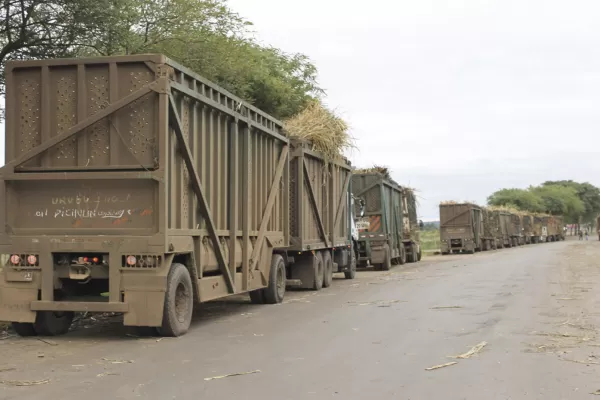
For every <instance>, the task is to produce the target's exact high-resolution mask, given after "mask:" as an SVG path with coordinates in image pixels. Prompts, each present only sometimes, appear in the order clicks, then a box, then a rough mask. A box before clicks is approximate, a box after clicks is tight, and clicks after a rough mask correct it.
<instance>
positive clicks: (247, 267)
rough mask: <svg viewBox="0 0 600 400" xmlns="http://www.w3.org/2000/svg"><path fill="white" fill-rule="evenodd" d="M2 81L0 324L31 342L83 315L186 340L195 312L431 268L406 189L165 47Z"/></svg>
mask: <svg viewBox="0 0 600 400" xmlns="http://www.w3.org/2000/svg"><path fill="white" fill-rule="evenodd" d="M6 71H7V84H6V90H7V93H6V96H7V97H6V98H7V101H6V165H5V166H4V167H3V168H2V169H1V170H0V174H1V179H0V203H1V204H2V205H3V208H2V210H0V225H1V226H2V227H3V229H2V230H0V253H3V254H7V255H9V257H8V260H7V262H6V263H5V264H4V269H3V275H2V276H1V277H0V321H9V322H12V326H13V328H14V330H15V331H16V332H17V333H18V334H20V335H22V336H33V335H59V334H63V333H65V332H67V331H68V329H69V326H70V325H71V322H72V320H73V317H74V313H76V312H116V313H123V315H124V319H123V320H124V324H125V325H126V326H133V327H141V328H144V329H147V328H152V329H155V330H157V332H158V333H159V334H161V335H165V336H179V335H182V334H184V333H186V331H187V330H188V328H189V326H190V322H191V318H192V311H193V309H194V305H195V304H196V303H199V302H206V301H210V300H214V299H218V298H222V297H226V296H230V295H234V294H240V293H249V296H250V299H251V301H252V302H253V303H267V304H274V303H280V302H281V301H282V300H283V298H284V295H285V291H286V288H288V287H297V288H304V289H312V290H320V289H321V288H323V287H325V288H326V287H328V286H329V285H331V283H332V274H333V273H334V272H340V273H343V274H344V275H345V277H346V278H347V279H353V278H354V277H355V274H356V267H357V263H358V264H360V265H365V264H367V265H377V266H379V267H380V268H382V269H389V268H391V265H392V264H393V263H398V264H402V263H404V262H406V261H411V262H416V261H418V260H420V258H421V248H420V242H419V228H420V225H421V226H422V223H419V222H418V221H417V212H416V199H415V196H414V192H412V191H411V190H410V189H407V188H403V187H401V186H400V185H398V184H396V183H395V182H393V181H392V180H391V179H386V178H385V177H382V176H377V174H373V175H364V174H353V168H352V166H351V165H350V163H349V162H348V161H347V160H345V159H343V158H340V159H339V160H328V159H325V157H324V156H323V155H322V154H320V153H318V152H316V151H314V150H313V148H312V146H311V145H310V143H308V142H306V141H303V140H299V139H294V138H290V137H288V136H287V135H286V132H284V130H283V128H282V123H281V122H280V121H278V120H276V119H275V118H273V117H271V116H269V115H267V114H265V113H264V112H262V111H260V110H259V109H257V108H255V107H253V106H251V105H249V104H248V103H246V102H244V101H242V100H241V99H239V98H238V97H236V96H234V95H233V94H231V93H228V92H227V91H225V90H223V89H221V88H219V87H218V86H216V85H214V84H212V83H211V82H208V81H207V80H205V79H204V78H202V77H200V76H199V75H197V74H195V73H194V72H192V71H190V70H188V69H187V68H185V67H183V66H181V65H179V64H177V63H175V62H173V61H171V60H169V59H168V58H166V57H164V56H162V55H136V56H116V57H101V58H79V59H60V60H43V61H20V62H9V63H8V64H7V67H6ZM365 219H368V221H369V223H368V225H367V226H366V225H365Z"/></svg>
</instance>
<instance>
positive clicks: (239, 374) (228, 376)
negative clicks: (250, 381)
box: [204, 369, 261, 381]
mask: <svg viewBox="0 0 600 400" xmlns="http://www.w3.org/2000/svg"><path fill="white" fill-rule="evenodd" d="M260 372H261V371H260V370H259V369H257V370H255V371H248V372H237V373H233V374H227V375H219V376H213V377H210V378H204V380H205V381H213V380H215V379H223V378H230V377H232V376H242V375H252V374H260Z"/></svg>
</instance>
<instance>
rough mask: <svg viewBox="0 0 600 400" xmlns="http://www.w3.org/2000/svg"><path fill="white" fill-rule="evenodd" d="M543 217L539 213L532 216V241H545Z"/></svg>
mask: <svg viewBox="0 0 600 400" xmlns="http://www.w3.org/2000/svg"><path fill="white" fill-rule="evenodd" d="M544 232H545V231H544V217H543V216H541V215H534V216H533V243H536V244H537V243H541V242H545V241H546V237H545V236H544Z"/></svg>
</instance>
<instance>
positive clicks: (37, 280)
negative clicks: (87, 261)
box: [0, 237, 171, 326]
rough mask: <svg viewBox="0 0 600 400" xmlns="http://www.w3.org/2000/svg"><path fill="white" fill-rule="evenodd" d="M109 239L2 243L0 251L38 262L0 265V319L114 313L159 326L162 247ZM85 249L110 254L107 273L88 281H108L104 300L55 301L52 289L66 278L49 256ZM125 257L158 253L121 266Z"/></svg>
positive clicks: (162, 289)
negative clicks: (155, 260) (147, 261)
mask: <svg viewBox="0 0 600 400" xmlns="http://www.w3.org/2000/svg"><path fill="white" fill-rule="evenodd" d="M108 240H109V241H110V243H109V242H108V241H107V238H106V237H104V238H99V237H91V238H77V240H73V239H68V238H52V237H44V238H40V239H39V240H37V239H35V240H32V239H31V238H30V239H29V241H28V245H25V243H24V241H23V238H19V239H18V240H15V243H13V245H12V246H1V247H0V251H2V252H3V253H5V254H36V255H38V257H39V266H35V267H26V268H23V267H10V266H6V267H5V268H4V271H3V273H2V274H0V321H7V322H34V321H35V318H36V313H37V312H38V311H73V312H117V313H124V314H125V317H124V322H125V325H133V326H160V325H161V322H162V310H163V305H164V296H165V290H166V283H167V274H168V270H169V268H168V267H167V264H170V262H171V261H170V258H169V257H168V256H166V255H165V254H164V253H159V252H160V251H163V250H164V249H162V248H160V250H159V248H158V247H154V246H151V245H149V244H148V243H146V244H145V245H143V246H139V247H137V249H135V247H136V246H137V244H139V240H140V239H139V238H134V239H133V240H129V239H128V238H124V237H120V238H110V239H108ZM132 250H137V251H132ZM144 250H146V251H144ZM152 250H154V251H152ZM157 250H158V251H157ZM86 252H90V253H102V254H107V255H108V265H107V266H105V267H104V270H105V271H106V272H105V273H104V274H103V275H102V276H101V277H94V276H92V280H95V279H104V280H105V281H107V284H108V289H109V290H108V297H107V298H106V301H90V298H89V297H87V298H86V297H85V296H84V297H81V298H80V299H78V298H76V297H73V296H69V297H68V298H67V299H64V300H68V301H58V300H61V299H58V298H55V296H54V294H55V291H56V290H57V289H62V288H64V284H65V283H66V282H65V281H64V279H65V276H64V274H62V275H61V272H60V271H61V268H62V266H58V265H55V259H54V257H53V255H54V254H56V253H86ZM126 255H135V256H138V255H141V256H142V257H145V256H160V257H161V259H160V260H161V261H160V263H159V264H156V265H155V266H152V267H145V268H142V267H138V266H134V267H129V266H126V265H122V264H123V261H122V260H123V256H126ZM63 269H64V268H63ZM66 278H67V279H68V275H67V277H66ZM79 300H81V301H79Z"/></svg>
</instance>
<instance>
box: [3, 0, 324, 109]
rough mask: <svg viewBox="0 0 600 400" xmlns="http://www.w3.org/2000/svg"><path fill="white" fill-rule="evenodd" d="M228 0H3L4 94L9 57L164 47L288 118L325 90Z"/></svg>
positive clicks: (302, 59) (306, 64)
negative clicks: (263, 40) (260, 38)
mask: <svg viewBox="0 0 600 400" xmlns="http://www.w3.org/2000/svg"><path fill="white" fill-rule="evenodd" d="M251 26H252V23H251V22H249V21H247V20H246V19H244V18H242V17H240V16H239V15H238V14H236V13H235V12H234V11H232V10H231V9H230V8H229V7H228V6H227V3H226V1H224V0H3V1H2V2H1V3H0V95H3V94H4V90H5V87H4V83H5V82H4V67H5V63H6V61H8V60H25V59H42V58H53V57H76V56H107V55H118V54H139V53H151V52H157V53H163V54H166V55H167V56H169V57H171V58H172V59H174V60H175V61H178V62H180V63H182V64H184V65H185V66H187V67H189V68H191V69H192V70H194V71H196V72H198V73H199V74H201V75H202V76H204V77H205V78H207V79H210V80H212V81H213V82H215V83H217V84H219V85H221V86H222V87H224V88H225V89H227V90H229V91H231V92H233V93H234V94H236V95H238V96H240V97H242V98H243V99H245V100H247V101H249V102H251V103H253V104H254V105H255V106H257V107H259V108H260V109H262V110H264V111H266V112H267V113H269V114H271V115H273V116H275V117H276V118H280V119H285V118H287V117H290V116H292V115H294V114H296V113H298V112H299V111H301V110H302V109H303V108H304V107H305V106H306V105H307V104H308V103H309V102H310V101H311V100H312V99H314V98H319V97H320V96H321V95H322V94H323V90H322V89H321V88H320V87H319V84H318V82H317V69H316V67H315V66H314V65H313V64H312V63H311V61H310V60H309V59H308V58H307V57H306V56H305V55H303V54H287V53H285V52H283V51H281V50H279V49H276V48H273V47H270V46H265V45H261V44H259V43H258V42H257V41H256V40H255V39H253V37H252V32H251V30H250V29H251V28H250V27H251Z"/></svg>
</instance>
